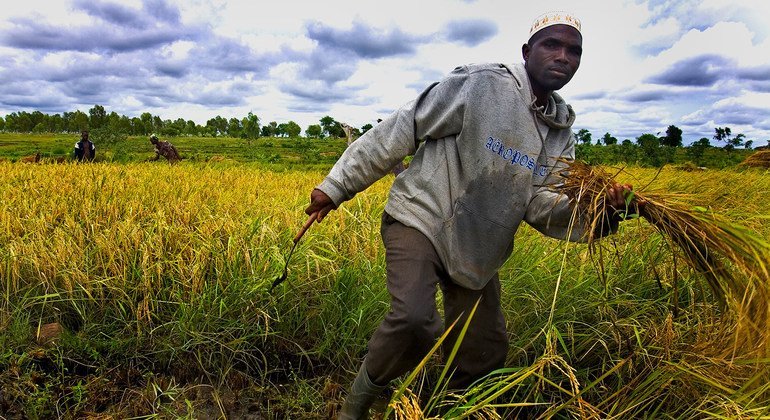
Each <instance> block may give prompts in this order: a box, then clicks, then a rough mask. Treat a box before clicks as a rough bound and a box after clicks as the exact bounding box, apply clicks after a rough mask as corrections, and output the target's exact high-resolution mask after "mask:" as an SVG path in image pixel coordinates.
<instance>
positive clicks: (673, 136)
mask: <svg viewBox="0 0 770 420" xmlns="http://www.w3.org/2000/svg"><path fill="white" fill-rule="evenodd" d="M660 144H662V145H663V146H669V147H682V130H681V129H680V128H679V127H677V126H675V125H669V126H668V129H666V136H665V137H661V138H660Z"/></svg>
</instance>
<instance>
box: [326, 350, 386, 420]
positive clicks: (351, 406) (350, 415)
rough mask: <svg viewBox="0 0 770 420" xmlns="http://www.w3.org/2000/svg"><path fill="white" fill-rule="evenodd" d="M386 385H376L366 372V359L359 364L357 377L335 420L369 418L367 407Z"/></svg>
mask: <svg viewBox="0 0 770 420" xmlns="http://www.w3.org/2000/svg"><path fill="white" fill-rule="evenodd" d="M386 386H387V384H386V385H377V384H375V383H374V382H372V380H371V378H369V374H368V373H367V372H366V359H364V363H361V368H360V369H359V370H358V375H356V379H355V380H354V381H353V385H352V386H351V387H350V392H349V393H348V396H347V398H345V403H344V404H342V409H341V410H340V412H339V414H338V416H337V420H360V419H367V418H369V407H371V406H372V404H373V403H374V400H376V399H377V397H378V396H379V395H380V394H381V393H382V391H384V390H385V387H386Z"/></svg>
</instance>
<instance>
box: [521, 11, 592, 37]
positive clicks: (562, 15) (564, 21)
mask: <svg viewBox="0 0 770 420" xmlns="http://www.w3.org/2000/svg"><path fill="white" fill-rule="evenodd" d="M553 25H567V26H571V27H573V28H575V29H577V31H578V32H580V20H579V19H578V18H576V17H575V16H574V15H573V14H571V13H568V12H562V11H556V12H548V13H543V14H542V15H540V16H538V18H537V19H535V22H534V23H532V27H531V28H530V29H529V36H530V38H531V37H532V35H534V34H535V33H536V32H537V31H539V30H541V29H544V28H547V27H549V26H553Z"/></svg>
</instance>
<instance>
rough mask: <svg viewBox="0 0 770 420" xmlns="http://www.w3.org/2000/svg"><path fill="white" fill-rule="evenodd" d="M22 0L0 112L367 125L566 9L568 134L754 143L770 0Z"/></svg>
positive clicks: (8, 37) (5, 39)
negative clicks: (578, 27)
mask: <svg viewBox="0 0 770 420" xmlns="http://www.w3.org/2000/svg"><path fill="white" fill-rule="evenodd" d="M522 3H524V2H519V1H511V0H387V1H384V0H381V1H377V2H374V1H367V0H359V1H342V0H326V1H294V0H280V1H264V2H260V1H253V0H252V1H248V0H239V1H233V0H230V1H228V0H119V1H118V0H114V1H111V0H57V1H54V0H23V1H14V2H6V4H4V5H3V14H2V17H0V116H4V115H6V114H8V113H11V112H14V111H21V110H25V111H34V110H39V111H42V112H45V113H48V114H53V113H62V112H65V111H74V110H76V109H80V110H81V111H83V112H88V109H90V108H91V107H93V105H94V104H99V105H103V106H104V107H105V108H106V110H107V112H112V111H115V112H117V113H118V114H121V115H127V116H138V115H139V114H141V113H142V112H150V113H152V114H153V115H159V116H161V117H162V118H163V119H177V118H184V119H192V120H194V121H195V122H196V123H198V124H205V122H206V120H208V119H209V118H212V117H215V116H217V115H220V116H223V117H226V118H230V117H237V118H242V117H244V116H245V115H246V114H248V113H249V112H253V113H254V114H256V115H257V116H259V118H260V120H261V121H262V122H263V123H266V122H269V121H277V122H279V123H281V122H288V121H290V120H293V121H295V122H297V123H298V124H300V126H302V128H303V129H305V128H306V127H307V125H309V124H317V123H318V120H319V119H320V118H322V117H323V116H325V115H330V116H332V117H333V118H334V119H336V120H337V121H342V122H347V123H348V124H350V125H353V126H357V127H360V126H362V125H364V124H367V123H375V121H376V120H377V118H383V117H384V116H385V115H387V114H389V113H390V112H392V111H393V110H395V109H396V108H398V107H399V106H400V105H402V104H403V103H405V102H407V101H409V100H411V99H413V98H414V97H415V96H416V95H417V94H418V93H419V92H420V91H421V90H422V89H423V88H425V87H426V86H427V85H429V84H430V83H431V82H433V81H437V80H440V79H441V78H442V77H443V76H444V75H446V74H447V73H448V72H449V71H451V70H452V69H453V68H454V67H455V66H457V65H460V64H466V63H480V62H505V63H514V62H521V60H522V59H521V44H522V43H524V42H526V39H527V37H528V31H529V27H530V25H531V23H532V21H533V20H534V19H535V18H536V17H537V16H538V15H539V14H541V13H543V12H545V11H549V10H570V11H572V12H574V13H575V14H576V15H577V16H578V17H579V18H580V19H581V20H582V22H583V48H584V53H583V60H582V64H581V67H580V70H578V73H577V75H576V76H575V78H574V79H573V80H572V82H571V83H570V84H569V85H567V86H566V87H565V88H564V89H562V90H561V92H560V93H561V94H562V96H564V97H565V98H566V99H567V100H568V102H570V103H571V104H572V105H573V107H574V108H575V111H576V112H577V114H578V119H577V121H576V123H575V126H574V129H575V130H578V129H581V128H585V129H588V130H590V131H591V132H592V133H593V135H594V138H597V137H601V136H602V135H603V134H604V133H605V132H609V133H611V134H612V135H614V136H615V137H617V138H618V139H621V140H622V139H626V138H629V139H635V138H636V137H638V136H639V135H641V134H643V133H658V132H661V135H662V134H663V132H665V130H666V127H668V126H669V125H671V124H674V125H676V126H678V127H679V128H681V129H682V130H683V132H684V137H685V142H691V141H694V140H697V139H699V138H701V137H708V138H711V137H712V136H713V134H714V127H717V126H719V127H723V126H729V127H730V128H731V129H732V132H733V134H737V133H743V134H745V135H746V137H747V138H748V139H752V140H754V144H755V145H762V144H765V141H767V140H770V0H679V1H663V0H581V1H574V0H571V1H565V0H554V1H541V2H538V1H535V2H528V3H527V4H528V5H522Z"/></svg>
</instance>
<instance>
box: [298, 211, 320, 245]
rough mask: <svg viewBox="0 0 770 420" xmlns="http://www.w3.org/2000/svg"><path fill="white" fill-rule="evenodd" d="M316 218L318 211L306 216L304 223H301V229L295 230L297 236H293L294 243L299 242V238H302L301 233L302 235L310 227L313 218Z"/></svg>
mask: <svg viewBox="0 0 770 420" xmlns="http://www.w3.org/2000/svg"><path fill="white" fill-rule="evenodd" d="M317 218H318V212H315V213H313V214H311V215H310V217H308V219H307V221H306V222H305V224H304V225H302V229H300V230H299V232H297V236H295V237H294V243H295V244H296V243H297V242H299V240H300V238H302V235H304V234H305V232H307V230H308V229H309V228H310V225H312V224H313V222H315V220H316V219H317Z"/></svg>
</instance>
